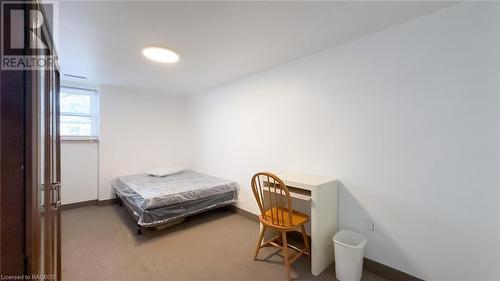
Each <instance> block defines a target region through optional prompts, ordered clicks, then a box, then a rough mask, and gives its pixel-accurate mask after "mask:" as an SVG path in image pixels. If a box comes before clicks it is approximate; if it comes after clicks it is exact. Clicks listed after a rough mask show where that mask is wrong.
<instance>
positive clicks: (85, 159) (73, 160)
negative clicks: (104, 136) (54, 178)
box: [61, 141, 99, 204]
mask: <svg viewBox="0 0 500 281" xmlns="http://www.w3.org/2000/svg"><path fill="white" fill-rule="evenodd" d="M98 151H99V145H98V143H97V142H80V141H78V142H75V141H63V142H62V143H61V182H62V188H61V200H62V203H63V204H70V203H76V202H83V201H88V200H96V199H97V183H98V169H99V167H98Z"/></svg>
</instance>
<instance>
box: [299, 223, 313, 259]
mask: <svg viewBox="0 0 500 281" xmlns="http://www.w3.org/2000/svg"><path fill="white" fill-rule="evenodd" d="M300 228H301V230H302V239H304V246H305V248H306V251H307V253H308V254H309V256H311V248H310V247H309V241H308V240H309V239H307V233H306V227H305V226H304V225H301V226H300Z"/></svg>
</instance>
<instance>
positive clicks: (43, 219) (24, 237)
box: [0, 1, 61, 280]
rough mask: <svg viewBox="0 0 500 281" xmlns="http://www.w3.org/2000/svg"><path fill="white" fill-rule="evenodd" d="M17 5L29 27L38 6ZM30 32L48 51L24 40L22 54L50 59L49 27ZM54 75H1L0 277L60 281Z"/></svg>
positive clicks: (43, 71)
mask: <svg viewBox="0 0 500 281" xmlns="http://www.w3.org/2000/svg"><path fill="white" fill-rule="evenodd" d="M2 2H5V1H2ZM2 4H3V3H2ZM21 6H22V9H23V10H24V11H25V16H24V19H25V23H24V24H25V27H26V28H29V27H30V26H32V24H33V22H32V20H33V19H32V18H30V11H31V10H33V9H38V10H39V9H41V8H40V5H39V2H25V4H21ZM2 13H4V11H2ZM45 15H46V14H44V16H45ZM4 16H6V14H4ZM7 23H8V18H7V19H6V18H5V17H4V18H3V21H2V36H3V35H5V34H6V33H8V31H6V30H7V28H8V27H6V26H7ZM32 31H33V32H35V33H36V36H38V37H40V38H44V39H45V40H47V43H48V44H47V48H39V49H37V50H36V51H35V52H33V48H32V47H30V45H29V44H28V41H29V38H27V37H26V45H25V49H24V53H23V54H25V55H30V56H55V54H56V53H55V48H54V47H53V41H52V34H51V30H50V28H49V26H47V25H46V24H44V25H43V26H42V27H41V28H38V29H35V30H33V29H32ZM2 38H3V37H2ZM30 48H31V49H30ZM1 56H2V57H1V58H0V59H3V58H4V57H5V53H2V54H1ZM59 75H60V74H59V67H58V65H57V64H54V65H53V67H44V68H38V69H18V70H8V69H5V68H2V69H1V71H0V89H1V95H0V117H1V119H0V135H1V140H0V167H1V173H0V274H1V275H2V276H4V277H5V276H7V277H8V276H22V275H24V276H29V279H30V280H42V279H45V280H61V249H60V245H61V243H60V242H61V219H60V212H61V211H60V205H61V204H60V202H61V201H60V188H61V183H60V180H61V179H60V174H61V173H60V137H59V100H58V99H59ZM24 279H25V280H26V277H25V278H24Z"/></svg>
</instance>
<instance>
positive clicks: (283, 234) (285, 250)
mask: <svg viewBox="0 0 500 281" xmlns="http://www.w3.org/2000/svg"><path fill="white" fill-rule="evenodd" d="M281 237H282V239H283V256H284V257H285V269H286V275H287V277H288V280H291V277H290V257H289V256H288V242H287V241H286V232H285V231H282V232H281Z"/></svg>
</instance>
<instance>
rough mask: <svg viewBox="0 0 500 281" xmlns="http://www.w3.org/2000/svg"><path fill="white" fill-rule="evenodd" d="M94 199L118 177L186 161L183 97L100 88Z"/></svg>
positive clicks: (106, 191)
mask: <svg viewBox="0 0 500 281" xmlns="http://www.w3.org/2000/svg"><path fill="white" fill-rule="evenodd" d="M100 97H101V99H100V102H101V103H100V137H99V139H100V162H99V166H100V173H99V200H105V199H109V198H113V197H114V194H113V193H112V190H111V181H112V180H113V179H114V178H116V177H117V176H121V175H128V174H134V173H143V172H145V171H147V170H148V169H151V168H154V167H165V166H167V165H186V158H187V156H186V135H187V134H186V131H185V128H186V115H185V114H186V99H185V98H183V97H176V96H169V95H166V94H165V93H151V92H145V91H138V90H130V89H125V88H120V87H113V86H103V87H101V92H100Z"/></svg>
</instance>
